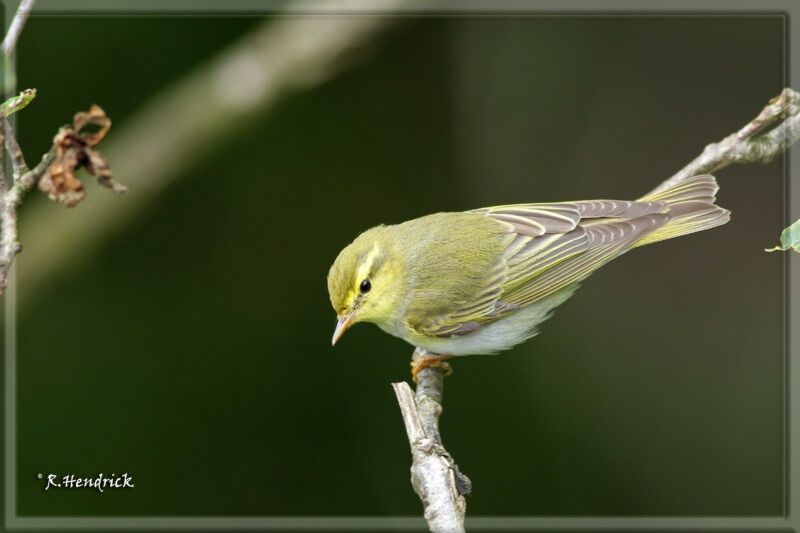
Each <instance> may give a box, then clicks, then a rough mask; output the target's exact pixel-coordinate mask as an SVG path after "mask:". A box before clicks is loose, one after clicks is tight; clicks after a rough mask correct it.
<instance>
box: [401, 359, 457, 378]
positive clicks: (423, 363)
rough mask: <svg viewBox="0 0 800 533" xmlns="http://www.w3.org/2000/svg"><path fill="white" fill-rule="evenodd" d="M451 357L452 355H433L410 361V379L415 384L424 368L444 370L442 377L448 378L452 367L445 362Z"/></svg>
mask: <svg viewBox="0 0 800 533" xmlns="http://www.w3.org/2000/svg"><path fill="white" fill-rule="evenodd" d="M451 357H452V355H433V356H428V357H420V358H419V359H415V360H414V361H411V379H413V380H414V383H417V376H419V373H420V372H421V371H422V370H424V369H426V368H441V369H442V370H444V375H445V376H449V375H450V374H452V373H453V367H452V366H450V363H448V362H447V360H448V359H450V358H451Z"/></svg>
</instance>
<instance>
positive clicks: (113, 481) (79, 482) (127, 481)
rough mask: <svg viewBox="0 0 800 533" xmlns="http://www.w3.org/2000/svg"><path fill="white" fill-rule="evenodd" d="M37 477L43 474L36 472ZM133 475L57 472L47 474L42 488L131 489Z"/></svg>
mask: <svg viewBox="0 0 800 533" xmlns="http://www.w3.org/2000/svg"><path fill="white" fill-rule="evenodd" d="M36 478H37V479H43V478H44V474H36ZM133 487H134V485H133V476H129V475H128V473H127V472H125V473H124V474H122V475H121V476H118V475H117V474H111V476H106V475H105V474H103V473H102V472H100V474H99V475H98V476H97V477H80V476H76V475H75V474H65V475H63V476H59V475H58V474H47V483H46V485H45V486H44V490H46V491H47V490H50V489H95V490H97V491H98V492H103V490H104V489H132V488H133Z"/></svg>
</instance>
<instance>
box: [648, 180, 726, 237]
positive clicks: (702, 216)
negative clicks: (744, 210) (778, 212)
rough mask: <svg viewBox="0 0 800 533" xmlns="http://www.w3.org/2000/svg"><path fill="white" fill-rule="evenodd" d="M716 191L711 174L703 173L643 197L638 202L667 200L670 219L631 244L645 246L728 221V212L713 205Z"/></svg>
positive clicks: (715, 183) (717, 188) (716, 187)
mask: <svg viewBox="0 0 800 533" xmlns="http://www.w3.org/2000/svg"><path fill="white" fill-rule="evenodd" d="M718 190H719V186H718V185H717V180H716V179H715V178H714V176H709V175H702V176H694V177H692V178H688V179H685V180H683V181H681V182H679V183H677V184H676V185H674V186H673V187H671V188H669V189H667V190H665V191H661V192H658V193H655V194H652V193H651V194H648V195H647V196H643V197H642V198H641V199H640V201H644V202H664V203H666V204H667V207H668V211H667V213H668V214H669V215H670V220H669V222H667V223H666V224H664V225H663V226H661V227H660V228H658V229H657V230H655V231H654V232H652V233H649V234H647V235H645V236H644V237H643V238H642V239H641V240H639V241H637V242H636V244H635V245H634V246H644V245H645V244H652V243H654V242H659V241H663V240H666V239H671V238H673V237H680V236H681V235H687V234H689V233H694V232H696V231H703V230H707V229H711V228H713V227H716V226H721V225H722V224H725V223H726V222H728V221H729V220H730V218H731V212H730V211H728V210H727V209H723V208H721V207H719V206H717V205H715V204H714V202H715V201H716V196H715V195H716V194H717V191H718Z"/></svg>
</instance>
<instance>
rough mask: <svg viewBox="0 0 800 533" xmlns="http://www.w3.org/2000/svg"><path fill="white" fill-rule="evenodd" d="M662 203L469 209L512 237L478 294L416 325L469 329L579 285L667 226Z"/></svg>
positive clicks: (433, 331) (442, 332)
mask: <svg viewBox="0 0 800 533" xmlns="http://www.w3.org/2000/svg"><path fill="white" fill-rule="evenodd" d="M665 209H666V204H665V203H664V202H659V201H653V202H628V201H615V200H595V201H587V202H571V203H560V204H521V205H512V206H500V207H492V208H484V209H479V210H476V211H472V212H473V213H480V214H483V215H484V216H486V217H488V218H490V219H493V220H495V221H496V222H498V223H501V224H503V225H505V226H506V228H507V231H508V232H510V233H511V234H512V235H513V236H514V238H513V239H512V240H510V242H509V244H508V245H507V247H506V250H505V254H504V255H503V257H501V258H500V261H498V263H497V265H496V266H495V268H494V269H493V270H492V272H491V273H490V274H489V275H488V276H487V278H488V279H487V283H486V289H485V290H484V291H483V292H482V293H481V294H480V295H478V296H477V297H475V298H473V299H472V300H471V301H467V302H463V304H462V305H460V306H459V307H458V308H457V310H456V311H455V312H451V313H449V314H448V316H446V317H444V316H439V317H437V319H436V320H426V321H425V322H424V323H418V324H416V325H415V326H414V329H415V330H416V331H417V332H419V333H421V334H425V335H434V336H440V337H451V336H458V335H465V334H468V333H472V332H474V331H476V330H478V329H480V328H481V327H482V326H483V325H485V324H487V323H490V322H493V321H495V320H497V319H499V318H501V317H503V316H505V315H506V314H507V313H510V312H513V311H515V310H517V309H519V308H520V307H523V306H526V305H530V304H532V303H535V302H536V301H538V300H540V299H542V298H545V297H547V296H549V295H551V294H554V293H556V292H558V291H560V290H562V289H565V288H567V287H569V286H570V285H573V284H575V283H578V282H580V281H581V280H582V279H584V278H586V277H587V276H589V275H590V274H591V273H592V272H594V271H595V270H596V269H597V268H599V267H600V266H602V265H603V264H605V263H606V262H608V261H609V260H611V259H613V258H614V257H616V256H617V255H619V254H620V253H622V252H624V251H625V250H626V249H628V248H629V247H631V246H632V245H633V244H634V243H635V242H636V241H637V240H639V239H640V238H641V237H642V236H643V235H646V234H647V233H649V232H651V231H653V230H655V229H657V228H658V227H660V226H662V225H663V224H665V223H666V222H667V221H668V220H669V215H667V214H665V213H663V211H665ZM628 216H631V217H634V218H625V217H628Z"/></svg>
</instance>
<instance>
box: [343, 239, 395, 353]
mask: <svg viewBox="0 0 800 533" xmlns="http://www.w3.org/2000/svg"><path fill="white" fill-rule="evenodd" d="M404 271H405V269H404V267H403V261H402V257H401V255H400V253H399V250H398V249H397V248H396V247H395V246H394V243H393V242H392V239H391V237H390V234H389V230H388V229H387V228H386V227H385V226H378V227H375V228H372V229H370V230H367V231H365V232H364V233H362V234H361V235H359V236H358V237H357V238H356V240H354V241H353V242H352V243H351V244H349V245H348V246H347V247H346V248H345V249H344V250H342V251H341V252H340V253H339V256H338V257H337V258H336V260H335V261H334V262H333V266H331V270H330V272H328V293H329V295H330V298H331V305H333V310H334V311H336V315H337V318H338V320H339V321H338V323H337V324H336V330H335V331H334V332H333V339H332V340H331V344H336V341H338V340H339V338H340V337H341V336H342V335H343V334H344V332H345V331H346V330H347V328H349V327H350V326H352V325H353V324H356V323H358V322H372V323H375V324H379V325H381V324H389V323H391V322H392V321H393V320H394V319H395V316H396V314H397V313H398V312H399V309H400V303H401V300H402V297H403V294H404V291H403V286H404V284H405V279H404Z"/></svg>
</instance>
